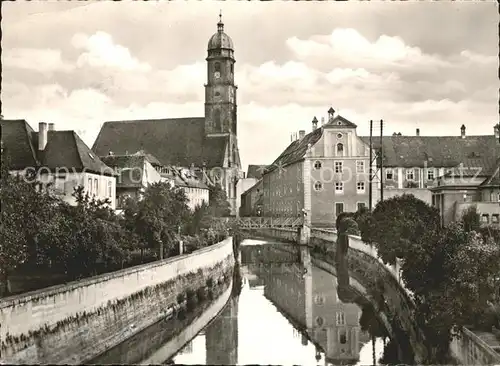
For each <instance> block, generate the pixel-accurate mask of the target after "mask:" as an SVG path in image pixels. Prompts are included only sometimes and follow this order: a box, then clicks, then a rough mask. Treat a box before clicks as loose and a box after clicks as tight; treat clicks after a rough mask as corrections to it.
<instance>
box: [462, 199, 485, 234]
mask: <svg viewBox="0 0 500 366" xmlns="http://www.w3.org/2000/svg"><path fill="white" fill-rule="evenodd" d="M461 221H462V223H463V224H464V230H465V231H467V232H469V231H476V232H477V231H479V228H480V227H481V220H480V218H479V212H477V207H476V206H475V205H474V206H471V207H469V208H467V209H466V210H465V211H464V212H463V213H462V218H461Z"/></svg>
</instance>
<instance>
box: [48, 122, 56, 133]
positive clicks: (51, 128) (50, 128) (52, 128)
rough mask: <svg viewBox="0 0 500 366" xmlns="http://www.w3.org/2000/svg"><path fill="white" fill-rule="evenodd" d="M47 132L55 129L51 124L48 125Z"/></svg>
mask: <svg viewBox="0 0 500 366" xmlns="http://www.w3.org/2000/svg"><path fill="white" fill-rule="evenodd" d="M49 131H55V127H54V124H53V123H49Z"/></svg>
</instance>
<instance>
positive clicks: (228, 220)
mask: <svg viewBox="0 0 500 366" xmlns="http://www.w3.org/2000/svg"><path fill="white" fill-rule="evenodd" d="M215 221H216V226H218V227H221V226H226V227H227V226H231V225H234V224H238V225H239V226H240V227H241V228H245V229H252V228H255V229H257V228H259V229H260V228H298V227H301V226H302V224H303V222H304V219H303V218H302V217H221V218H218V219H216V220H215Z"/></svg>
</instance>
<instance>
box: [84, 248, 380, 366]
mask: <svg viewBox="0 0 500 366" xmlns="http://www.w3.org/2000/svg"><path fill="white" fill-rule="evenodd" d="M245 244H246V245H245ZM249 244H251V243H250V242H248V241H245V242H244V243H243V244H242V246H241V262H242V263H241V266H240V265H239V264H237V265H236V266H235V269H234V276H233V279H232V287H229V288H227V290H224V291H223V292H222V294H221V295H220V296H217V297H216V298H214V300H212V301H209V302H207V303H206V304H204V305H203V306H201V307H199V308H196V309H195V310H194V311H193V312H192V313H188V314H187V315H186V317H185V318H182V319H172V320H169V321H167V322H164V321H162V322H159V323H158V324H155V325H154V326H152V327H150V328H148V329H146V330H144V331H143V332H141V333H140V334H137V335H135V336H134V337H132V338H131V339H129V340H128V341H126V342H124V343H123V344H121V345H119V346H117V347H115V348H114V349H112V350H110V351H108V352H106V354H104V355H101V356H100V357H98V358H96V359H95V360H94V363H99V364H102V363H106V364H112V363H122V364H131V363H140V364H160V363H163V364H172V363H175V364H209V365H236V364H240V365H242V364H279V365H297V364H300V365H321V364H322V365H330V364H336V365H340V364H358V365H373V364H377V363H378V360H379V359H380V357H381V356H382V353H383V349H384V341H383V338H384V337H385V336H386V335H387V333H386V331H385V329H384V327H383V324H382V323H381V322H380V321H379V320H378V319H377V317H376V312H375V311H374V309H373V307H370V303H369V302H368V301H366V300H365V299H364V298H363V296H362V293H363V291H365V292H366V290H364V289H363V288H362V286H361V285H360V284H359V283H357V282H356V280H355V279H353V278H350V277H349V273H348V271H347V266H346V263H343V264H342V263H340V262H339V263H338V264H337V266H330V267H331V268H328V269H325V270H323V269H320V268H318V267H316V266H314V265H312V264H311V260H310V257H309V254H308V252H300V251H299V250H298V248H297V247H294V246H290V245H288V246H287V245H274V244H265V243H260V242H259V243H254V245H249Z"/></svg>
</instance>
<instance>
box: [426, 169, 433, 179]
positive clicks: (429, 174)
mask: <svg viewBox="0 0 500 366" xmlns="http://www.w3.org/2000/svg"><path fill="white" fill-rule="evenodd" d="M427 180H434V168H427Z"/></svg>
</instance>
